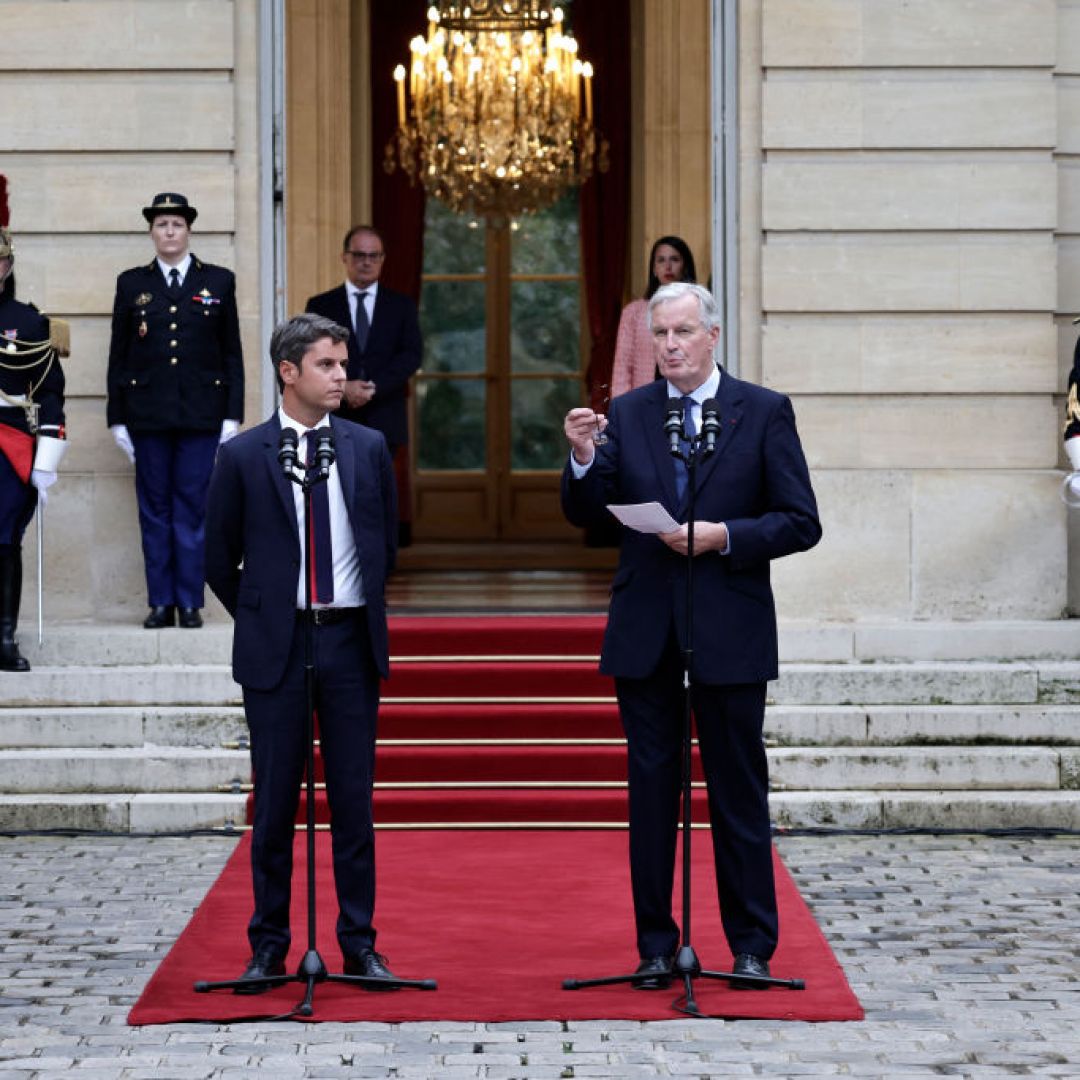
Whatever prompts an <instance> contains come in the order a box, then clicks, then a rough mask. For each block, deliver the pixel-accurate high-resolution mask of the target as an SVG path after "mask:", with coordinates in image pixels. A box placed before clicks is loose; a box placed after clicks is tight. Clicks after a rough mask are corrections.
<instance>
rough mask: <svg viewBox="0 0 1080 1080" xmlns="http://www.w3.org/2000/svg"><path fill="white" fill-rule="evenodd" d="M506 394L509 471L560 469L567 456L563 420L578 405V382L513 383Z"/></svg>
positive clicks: (542, 380)
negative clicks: (508, 399) (510, 440)
mask: <svg viewBox="0 0 1080 1080" xmlns="http://www.w3.org/2000/svg"><path fill="white" fill-rule="evenodd" d="M510 394H511V404H510V415H511V417H512V419H513V424H512V425H511V431H512V433H513V445H512V446H511V450H510V467H511V468H513V469H561V468H562V467H563V465H564V464H565V463H566V455H567V453H568V450H567V445H566V439H565V438H564V436H563V417H564V416H566V414H567V412H568V411H569V410H570V409H572V408H574V407H575V406H576V405H577V404H578V403H579V398H580V397H581V390H580V383H579V381H578V379H576V378H575V379H516V380H514V382H513V385H512V387H511V391H510Z"/></svg>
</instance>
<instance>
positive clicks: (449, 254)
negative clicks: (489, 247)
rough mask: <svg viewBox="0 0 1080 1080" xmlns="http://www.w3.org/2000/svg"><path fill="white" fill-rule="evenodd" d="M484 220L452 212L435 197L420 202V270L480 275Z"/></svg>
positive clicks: (482, 270)
mask: <svg viewBox="0 0 1080 1080" xmlns="http://www.w3.org/2000/svg"><path fill="white" fill-rule="evenodd" d="M484 262H485V260H484V221H483V219H482V218H472V217H466V216H465V215H464V214H454V213H451V212H450V211H449V210H447V209H446V207H445V206H443V205H442V203H440V202H438V201H437V200H435V199H428V200H427V202H426V203H425V205H424V273H425V274H482V273H483V272H484Z"/></svg>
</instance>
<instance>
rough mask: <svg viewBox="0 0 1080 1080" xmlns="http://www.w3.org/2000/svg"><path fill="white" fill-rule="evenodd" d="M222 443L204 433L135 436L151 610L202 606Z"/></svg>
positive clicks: (138, 489)
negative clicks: (212, 491)
mask: <svg viewBox="0 0 1080 1080" xmlns="http://www.w3.org/2000/svg"><path fill="white" fill-rule="evenodd" d="M218 438H219V436H218V434H217V433H216V432H205V431H161V432H153V433H146V432H143V433H138V432H134V431H133V432H132V433H131V442H132V444H133V445H134V447H135V495H136V497H137V498H138V501H139V528H140V530H141V531H142V549H143V563H144V565H145V567H146V592H147V599H148V601H149V604H150V606H151V607H161V606H165V605H168V604H179V605H180V607H190V608H201V607H202V606H203V580H204V579H203V575H204V570H205V562H206V557H205V551H204V542H205V533H206V530H205V520H206V490H207V488H208V487H209V485H210V474H211V472H213V469H214V458H215V456H216V455H217V447H218Z"/></svg>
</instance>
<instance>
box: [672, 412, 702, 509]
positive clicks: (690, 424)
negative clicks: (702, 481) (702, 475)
mask: <svg viewBox="0 0 1080 1080" xmlns="http://www.w3.org/2000/svg"><path fill="white" fill-rule="evenodd" d="M679 400H680V401H681V402H682V407H683V433H682V437H680V439H679V449H680V450H681V451H682V453H683V455H684V456H689V454H690V444H691V441H692V440H693V438H694V436H695V435H696V434H697V428H696V427H695V426H694V399H693V398H692V397H691V396H690V395H689V394H686V395H684V396H683V397H682V398H680V399H679ZM688 475H689V474H688V472H687V469H686V462H685V461H683V460H682V458H676V459H675V494H676V495H678V497H679V502H680V504H681V503H682V501H683V499H684V498H685V497H686V483H687V479H688Z"/></svg>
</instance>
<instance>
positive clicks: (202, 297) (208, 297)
mask: <svg viewBox="0 0 1080 1080" xmlns="http://www.w3.org/2000/svg"><path fill="white" fill-rule="evenodd" d="M191 299H192V300H194V301H195V303H196V304H202V305H203V307H210V306H211V305H213V304H220V303H221V301H220V300H219V299H218V298H217V297H216V296H214V295H213V294H212V293H211V292H210V290H209V289H205V288H204V289H203V290H202V291H201V292H197V293H196V294H195V295H194V296H193V297H192V298H191Z"/></svg>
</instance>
